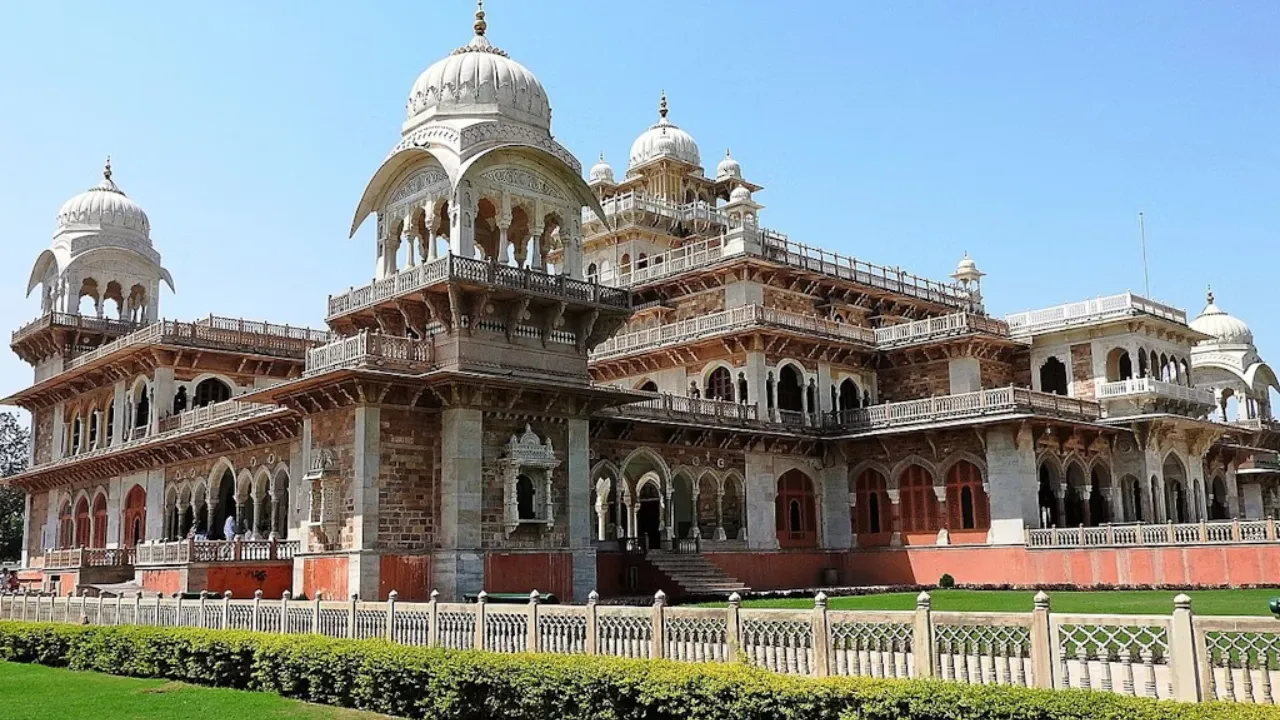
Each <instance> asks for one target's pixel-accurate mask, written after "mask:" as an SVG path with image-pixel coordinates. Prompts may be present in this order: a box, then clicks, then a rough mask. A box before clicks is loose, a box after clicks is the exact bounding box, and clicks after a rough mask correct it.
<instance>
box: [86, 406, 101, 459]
mask: <svg viewBox="0 0 1280 720" xmlns="http://www.w3.org/2000/svg"><path fill="white" fill-rule="evenodd" d="M101 420H102V417H101V416H100V415H99V414H98V411H97V410H94V411H93V412H91V413H89V417H88V421H89V443H88V444H87V445H85V449H87V450H93V449H95V448H97V447H98V423H99V422H100V421H101Z"/></svg>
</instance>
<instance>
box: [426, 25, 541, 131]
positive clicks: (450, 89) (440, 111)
mask: <svg viewBox="0 0 1280 720" xmlns="http://www.w3.org/2000/svg"><path fill="white" fill-rule="evenodd" d="M486 28H487V25H486V23H485V20H484V11H483V10H478V11H477V12H476V23H475V31H476V35H475V37H473V38H471V42H469V43H467V44H466V45H464V46H462V47H460V48H458V49H457V50H454V51H453V52H452V53H450V54H449V56H448V57H445V58H444V59H442V60H439V61H438V62H436V63H435V64H434V65H432V66H431V67H429V68H427V69H426V71H424V72H423V73H422V74H421V75H419V76H418V80H417V81H416V82H414V84H413V89H412V90H410V91H409V102H408V106H407V113H406V114H407V116H408V119H410V120H412V119H414V118H415V117H417V116H419V115H423V116H424V117H423V119H428V118H437V117H449V116H455V115H456V116H462V117H476V116H486V115H502V116H504V117H507V118H510V119H512V120H516V121H519V122H522V123H526V124H529V125H533V126H536V127H540V128H542V129H544V130H547V131H550V129H551V104H550V102H549V101H548V100H547V93H546V91H545V90H543V88H542V83H540V82H538V78H536V77H534V75H533V73H531V72H529V70H528V69H527V68H525V66H523V65H521V64H520V63H518V62H516V61H515V60H512V59H511V58H510V57H508V55H507V53H506V52H504V51H503V50H501V49H499V48H497V47H495V46H493V45H492V44H491V43H490V42H489V40H488V39H487V38H486V37H485V36H484V34H485V29H486Z"/></svg>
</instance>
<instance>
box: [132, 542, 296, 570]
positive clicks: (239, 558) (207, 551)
mask: <svg viewBox="0 0 1280 720" xmlns="http://www.w3.org/2000/svg"><path fill="white" fill-rule="evenodd" d="M297 551H298V541H296V540H194V539H192V540H174V541H168V542H144V543H140V544H139V545H138V546H137V548H136V552H137V560H136V563H135V564H136V565H138V566H139V567H142V566H151V565H186V564H188V563H224V562H275V561H288V560H292V559H293V556H294V554H295V553H296V552H297Z"/></svg>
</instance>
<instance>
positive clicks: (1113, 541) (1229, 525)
mask: <svg viewBox="0 0 1280 720" xmlns="http://www.w3.org/2000/svg"><path fill="white" fill-rule="evenodd" d="M1276 541H1277V537H1276V522H1275V520H1229V521H1218V522H1198V523H1162V524H1144V523H1127V524H1120V525H1100V526H1097V527H1074V528H1028V529H1027V531H1026V543H1027V547H1029V548H1074V547H1147V546H1156V545H1228V544H1230V545H1236V544H1241V543H1274V542H1276Z"/></svg>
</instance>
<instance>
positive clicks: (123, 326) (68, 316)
mask: <svg viewBox="0 0 1280 720" xmlns="http://www.w3.org/2000/svg"><path fill="white" fill-rule="evenodd" d="M54 325H57V326H60V327H66V328H71V329H76V330H88V331H92V332H101V333H108V334H114V335H124V334H126V333H130V332H132V331H134V330H136V329H138V325H137V324H136V323H133V322H129V321H128V320H113V319H111V318H100V317H86V316H84V315H76V314H74V313H64V312H48V313H45V314H43V315H41V316H40V317H38V318H36V319H35V320H32V321H31V322H29V323H27V324H26V325H23V326H22V327H20V328H18V329H17V330H14V331H13V342H15V343H16V342H18V341H19V340H22V339H23V338H25V337H27V336H28V335H32V334H34V333H36V332H39V331H40V330H44V329H45V328H49V327H53V326H54Z"/></svg>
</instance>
